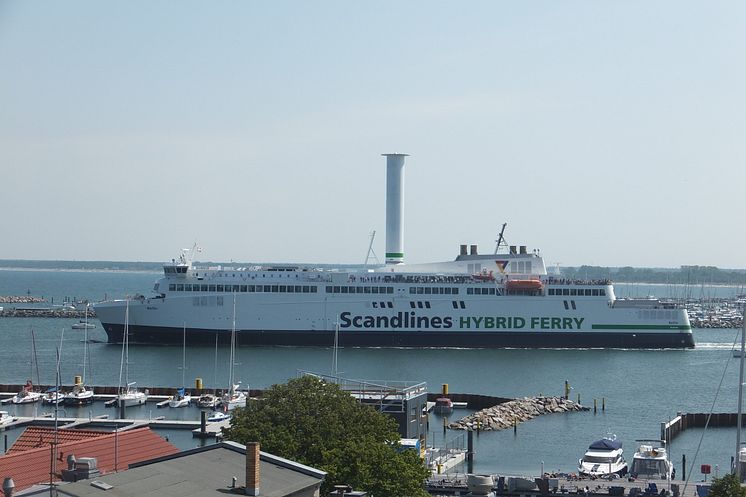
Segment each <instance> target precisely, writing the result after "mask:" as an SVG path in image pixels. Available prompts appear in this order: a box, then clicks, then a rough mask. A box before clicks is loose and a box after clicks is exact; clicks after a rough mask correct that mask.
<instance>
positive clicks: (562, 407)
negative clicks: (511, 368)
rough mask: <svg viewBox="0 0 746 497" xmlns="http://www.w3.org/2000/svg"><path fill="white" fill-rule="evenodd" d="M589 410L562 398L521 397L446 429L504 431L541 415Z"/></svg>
mask: <svg viewBox="0 0 746 497" xmlns="http://www.w3.org/2000/svg"><path fill="white" fill-rule="evenodd" d="M589 409H590V408H588V407H583V406H582V405H580V404H578V403H577V402H573V401H572V400H568V399H565V398H564V397H523V398H520V399H515V400H511V401H508V402H504V403H502V404H498V405H496V406H492V407H488V408H486V409H482V410H481V411H477V412H475V413H474V414H471V415H469V416H466V417H464V418H461V419H460V420H458V421H455V422H453V423H451V424H449V425H448V428H451V429H452V430H467V431H475V430H477V429H479V430H485V431H490V430H504V429H505V428H512V427H513V426H515V425H517V424H518V423H522V422H524V421H528V420H529V419H532V418H535V417H536V416H541V415H542V414H553V413H558V412H569V411H588V410H589Z"/></svg>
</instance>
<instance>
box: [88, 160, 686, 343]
mask: <svg viewBox="0 0 746 497" xmlns="http://www.w3.org/2000/svg"><path fill="white" fill-rule="evenodd" d="M386 157H387V186H386V189H387V196H386V264H385V265H384V266H381V267H377V268H375V269H372V270H370V269H361V270H354V271H352V270H322V269H314V268H308V267H300V266H289V265H285V266H276V265H275V266H254V267H246V268H244V267H226V266H216V267H198V266H197V265H194V264H193V263H192V256H193V251H192V252H184V253H182V254H181V256H180V257H179V259H177V260H173V261H172V262H171V263H167V264H165V265H164V273H165V274H164V276H163V278H161V279H160V280H159V281H158V282H156V284H155V287H154V294H153V295H152V296H150V297H145V296H137V297H134V298H131V299H128V300H110V301H105V302H100V303H98V304H95V310H96V315H97V317H98V318H99V319H100V320H101V324H102V325H103V328H104V330H105V331H106V333H107V335H108V339H109V341H110V342H121V341H122V338H123V333H124V328H125V313H126V312H127V311H126V309H127V308H129V311H128V313H129V317H128V329H129V341H130V342H138V343H179V344H180V343H181V342H182V338H183V334H184V327H186V337H187V338H186V340H187V341H188V342H189V343H197V342H207V343H214V342H215V340H216V338H217V339H218V340H220V341H221V342H227V341H229V340H230V336H231V331H232V329H233V326H234V324H233V323H234V320H235V329H236V335H237V340H238V343H240V344H241V345H258V346H259V345H290V346H301V345H311V346H331V345H333V344H334V342H335V335H336V340H337V342H338V344H339V346H360V347H464V348H611V347H613V348H692V347H694V340H693V337H692V329H691V325H690V323H689V318H688V316H687V312H686V310H685V309H684V308H683V307H680V306H678V305H675V304H673V303H666V302H662V301H659V300H658V299H652V298H645V299H617V298H616V297H615V295H614V288H613V286H612V285H611V283H610V282H609V281H599V280H595V281H579V280H566V279H563V278H561V277H558V276H551V275H548V274H547V271H546V267H545V265H544V260H543V259H542V257H541V255H539V253H538V252H536V251H534V252H528V251H527V250H526V247H525V246H511V247H509V248H508V250H507V253H495V254H479V253H478V251H477V247H476V246H475V245H472V246H471V247H467V246H466V245H462V246H461V250H460V253H459V255H458V256H457V257H456V259H455V260H453V261H448V262H442V263H427V264H404V253H403V252H404V250H403V230H402V222H401V215H402V205H403V197H402V179H403V168H404V158H405V155H402V154H388V155H387V156H386ZM501 239H502V237H501ZM499 247H500V240H498V248H499ZM467 249H468V250H467ZM496 252H497V251H496Z"/></svg>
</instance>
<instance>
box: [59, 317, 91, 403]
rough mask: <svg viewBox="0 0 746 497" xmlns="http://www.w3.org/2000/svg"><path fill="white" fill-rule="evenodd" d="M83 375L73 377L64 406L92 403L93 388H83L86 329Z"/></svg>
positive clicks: (85, 346)
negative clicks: (71, 386) (73, 382)
mask: <svg viewBox="0 0 746 497" xmlns="http://www.w3.org/2000/svg"><path fill="white" fill-rule="evenodd" d="M87 311H88V306H86V321H87V320H88V313H87ZM83 337H84V338H83V375H82V376H76V377H75V385H73V389H72V391H70V392H69V393H68V394H67V395H65V405H66V406H84V405H88V404H92V403H93V388H86V386H85V368H86V364H87V362H88V327H86V328H85V335H83Z"/></svg>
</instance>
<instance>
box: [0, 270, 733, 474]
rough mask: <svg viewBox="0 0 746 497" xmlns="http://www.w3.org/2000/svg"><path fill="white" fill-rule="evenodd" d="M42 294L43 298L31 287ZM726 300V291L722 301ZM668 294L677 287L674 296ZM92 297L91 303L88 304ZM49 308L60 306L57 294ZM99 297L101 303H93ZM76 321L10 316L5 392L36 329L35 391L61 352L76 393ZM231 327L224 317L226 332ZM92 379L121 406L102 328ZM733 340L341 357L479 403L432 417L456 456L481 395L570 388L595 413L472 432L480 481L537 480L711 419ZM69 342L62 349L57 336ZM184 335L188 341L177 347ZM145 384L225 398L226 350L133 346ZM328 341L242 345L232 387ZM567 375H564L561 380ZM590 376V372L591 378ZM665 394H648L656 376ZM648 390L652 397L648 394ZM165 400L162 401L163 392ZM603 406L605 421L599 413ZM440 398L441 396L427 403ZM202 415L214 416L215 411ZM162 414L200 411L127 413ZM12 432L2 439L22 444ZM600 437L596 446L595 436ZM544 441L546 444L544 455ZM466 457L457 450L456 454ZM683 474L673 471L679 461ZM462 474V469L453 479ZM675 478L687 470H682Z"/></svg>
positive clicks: (133, 284) (110, 284)
mask: <svg viewBox="0 0 746 497" xmlns="http://www.w3.org/2000/svg"><path fill="white" fill-rule="evenodd" d="M3 274H4V275H8V276H9V277H6V278H4V279H3V280H2V281H0V293H2V294H8V295H10V294H22V293H25V292H26V290H27V289H28V288H31V289H32V291H35V292H36V293H39V294H43V295H66V294H77V295H90V296H94V295H104V294H109V295H126V294H132V293H135V292H137V291H142V290H143V289H147V288H150V287H151V286H152V282H153V280H154V279H156V278H157V275H155V274H154V273H127V272H123V273H119V272H114V273H106V272H86V271H78V272H68V273H59V272H54V271H48V272H41V273H34V272H26V271H19V272H13V271H8V272H5V273H3ZM38 274H43V275H44V281H45V285H46V286H44V287H38V286H37V287H35V286H34V284H32V283H30V280H29V278H32V277H33V278H34V279H36V278H37V275H38ZM35 288H38V290H35ZM616 289H617V291H618V292H620V293H621V294H622V295H634V292H640V294H641V295H647V294H650V293H652V292H653V291H655V292H656V293H657V294H658V296H659V297H662V298H666V297H667V295H666V293H665V291H666V290H667V289H668V287H665V286H657V287H643V286H641V285H634V286H629V287H626V286H625V285H616ZM725 290H726V289H725V288H722V289H720V291H721V292H724V291H725ZM739 290H740V289H739V288H737V287H733V288H732V289H730V292H732V293H731V294H730V295H728V294H727V293H723V294H721V295H719V296H718V297H721V298H724V299H735V298H736V294H737V293H738V292H739ZM671 291H672V294H673V293H674V292H675V291H677V292H680V291H681V290H675V289H674V290H671ZM89 292H90V293H89ZM55 300H56V301H57V300H61V298H60V297H57V298H55ZM92 300H95V298H93V299H92ZM79 319H80V318H74V319H70V320H66V319H57V318H41V317H36V318H35V317H31V318H11V317H7V318H4V319H0V350H4V351H11V352H10V353H9V354H6V355H5V356H4V360H3V361H0V378H2V379H3V380H4V381H3V383H5V384H6V385H8V384H11V386H12V388H11V386H8V388H3V387H0V390H2V391H7V392H8V393H12V394H15V393H16V392H17V390H16V387H18V386H22V385H23V384H24V383H25V381H26V380H27V379H28V374H29V370H30V365H29V353H28V347H29V345H28V336H29V330H30V328H33V329H34V330H35V333H36V337H37V339H36V342H37V353H38V363H39V371H40V374H41V381H40V382H39V385H40V386H45V387H46V386H49V385H53V384H54V368H55V366H54V364H55V359H54V357H55V351H56V349H57V348H58V347H60V344H61V349H60V354H61V377H62V379H63V384H64V385H66V386H65V387H64V388H63V390H65V389H67V388H69V387H70V386H71V385H72V384H74V381H72V380H73V379H74V377H75V376H76V375H79V374H80V373H81V372H82V361H81V356H82V354H83V350H82V347H81V345H82V342H83V340H84V331H85V330H72V329H70V325H71V324H73V323H75V322H78V321H79ZM225 326H226V329H227V330H230V328H231V324H230V319H229V320H228V321H227V323H226V325H225ZM88 333H89V335H88V340H87V343H88V347H89V361H90V364H89V368H88V369H87V372H86V383H88V384H91V385H97V387H96V394H99V393H100V394H102V395H106V394H108V395H115V394H116V389H114V390H112V391H107V390H99V387H98V385H100V386H102V387H101V388H103V386H104V385H116V384H117V379H118V378H117V377H118V366H119V363H120V356H121V350H122V348H121V345H117V344H109V343H107V337H106V334H105V333H104V331H103V330H102V329H101V327H100V326H98V327H97V328H96V329H93V330H88ZM736 333H737V330H735V329H729V328H712V329H694V330H693V336H694V339H695V343H696V348H695V349H692V350H668V351H661V350H624V349H607V350H593V349H588V350H582V349H574V350H573V349H570V350H560V349H535V350H510V349H507V350H489V349H440V348H425V349H405V348H373V349H362V348H357V347H339V349H338V366H337V368H338V370H339V371H344V372H345V376H347V377H357V378H374V379H375V378H389V379H401V378H404V379H407V378H409V379H416V380H419V381H426V382H427V383H428V385H430V386H431V393H433V394H437V395H440V392H437V391H438V390H439V389H440V388H439V387H440V385H441V384H443V383H448V384H449V385H450V387H451V391H452V392H453V391H456V392H473V395H472V396H471V397H472V398H469V399H461V398H458V397H455V396H453V394H452V395H451V398H452V399H453V400H454V401H464V402H467V404H468V406H469V407H467V408H466V409H464V408H457V409H454V411H453V412H452V413H451V414H448V415H445V416H444V415H439V414H436V413H434V412H433V413H431V414H430V415H429V436H428V440H429V443H432V444H433V445H435V446H437V447H445V446H449V444H450V443H452V441H453V439H454V435H455V433H454V432H453V431H452V430H447V431H446V432H445V433H444V431H443V422H444V420H447V422H448V423H451V422H452V421H455V420H458V419H460V418H462V417H464V416H468V415H469V414H472V413H473V412H475V410H476V409H481V408H484V407H488V406H487V405H480V404H478V400H477V399H478V398H479V396H485V397H491V396H495V395H499V396H502V397H505V398H520V397H524V396H532V395H533V396H538V395H541V394H544V395H564V381H565V380H569V384H570V385H571V390H570V392H569V396H570V398H571V399H572V400H574V401H579V402H580V403H582V404H583V405H587V406H593V404H594V400H597V401H598V406H599V408H598V411H597V412H596V413H594V411H592V410H591V411H586V412H581V413H568V414H565V415H559V416H541V417H538V418H535V419H532V420H530V421H528V422H524V423H521V424H519V425H518V427H517V430H516V431H515V432H514V431H513V430H512V429H507V430H501V431H493V432H485V431H482V432H480V433H477V434H476V436H475V440H474V444H475V453H476V458H475V460H474V470H475V472H478V473H492V474H494V473H498V472H500V473H507V474H538V469H537V468H538V467H539V466H540V463H541V462H542V461H543V462H544V464H545V467H546V468H551V470H552V471H553V472H557V471H558V470H560V471H564V472H567V473H571V472H574V471H577V461H578V458H580V457H581V456H582V455H583V453H584V452H585V450H586V449H587V448H588V443H589V434H598V435H599V436H600V435H601V434H604V433H607V432H608V431H609V430H613V431H614V432H615V433H616V434H617V437H618V439H619V440H622V441H623V442H625V446H629V447H630V450H631V449H633V448H634V440H636V439H640V438H658V437H660V424H661V422H664V421H667V420H671V419H674V418H675V417H676V415H677V413H678V412H690V413H706V412H708V410H709V408H710V407H711V405H712V402H713V400H712V399H713V395H714V392H715V388H716V386H717V384H718V383H719V382H720V380H721V377H722V376H723V374H725V375H726V379H725V380H724V381H725V383H726V384H729V385H733V384H736V383H737V379H736V378H735V376H734V375H736V374H737V361H736V360H735V359H734V358H733V354H732V350H733V348H734V343H735V338H736ZM61 338H62V342H60V339H61ZM180 338H181V337H180ZM130 347H131V349H132V350H133V352H134V355H133V356H132V357H131V360H132V361H133V364H132V366H133V367H135V369H136V371H137V374H138V377H137V381H138V385H142V386H143V387H147V388H148V389H149V390H150V395H151V396H153V397H152V398H153V399H154V400H157V401H158V402H162V401H164V400H166V399H167V398H168V397H169V396H171V395H173V393H175V388H176V386H178V385H180V384H182V369H181V368H182V364H183V363H184V362H185V363H186V378H187V383H188V384H189V385H187V390H189V391H190V393H191V394H194V393H195V392H196V389H192V388H189V386H190V385H192V386H193V385H194V380H195V378H201V379H202V381H203V388H204V389H205V390H207V391H210V392H213V391H215V390H220V391H223V390H224V389H225V388H226V386H227V384H228V376H229V371H228V368H227V364H228V360H229V352H230V350H229V347H228V346H227V345H225V344H219V345H218V347H217V348H216V347H215V344H214V343H212V344H204V345H189V344H187V347H186V355H185V357H184V349H183V347H182V344H181V341H179V342H178V344H177V343H175V344H174V345H169V346H162V345H161V346H154V345H141V344H134V345H130ZM332 360H333V347H332V340H330V343H329V345H328V346H326V347H311V348H294V347H258V348H256V347H246V346H244V345H243V343H242V341H241V337H240V335H238V344H237V347H236V359H235V362H236V368H235V376H236V379H238V380H242V384H243V385H247V384H251V387H252V393H251V395H254V389H260V388H266V387H268V386H270V385H272V384H273V383H277V382H284V381H286V380H287V379H288V378H292V377H294V376H296V375H297V374H298V370H323V369H324V368H325V367H327V368H329V369H330V370H331V369H332V364H333V362H332ZM558 371H559V372H560V373H559V375H561V376H558V373H557V372H558ZM589 371H592V372H593V374H589ZM651 375H652V376H654V377H655V378H656V381H657V382H658V383H659V385H658V386H657V387H656V388H653V389H651V388H648V386H649V384H650V378H651V377H652V376H651ZM643 386H645V387H644V388H643ZM159 389H163V390H159ZM602 399H603V400H604V402H605V410H602V409H601V405H602ZM430 400H431V401H433V402H434V401H435V398H433V399H430ZM735 403H736V396H735V391H734V390H733V389H730V390H728V389H726V390H724V391H723V392H721V394H720V395H719V396H718V398H717V401H716V402H715V406H714V409H715V412H720V413H727V412H734V410H735V409H734V407H733V406H734V405H735ZM61 408H62V409H64V410H65V412H66V413H67V415H66V417H70V415H72V416H74V417H79V418H83V419H85V418H88V417H89V414H90V415H92V416H98V415H109V416H112V417H116V413H115V410H114V409H113V408H105V407H103V404H100V403H96V404H94V405H93V406H84V407H67V406H61ZM0 410H5V411H11V414H12V415H14V416H33V413H34V411H35V410H36V412H37V413H43V412H51V406H49V407H43V406H42V405H41V404H40V403H38V404H32V405H27V406H15V407H14V406H12V405H9V404H3V405H2V406H0ZM209 411H210V410H209V408H208V412H209ZM163 415H166V416H168V417H169V418H173V419H179V420H184V421H189V422H191V423H195V422H197V420H198V419H199V409H197V408H195V407H188V408H183V409H169V408H165V409H158V408H157V407H156V402H148V403H147V404H146V405H144V406H139V407H133V408H128V412H127V416H128V417H132V418H137V419H149V418H156V417H159V416H163ZM17 432H18V430H10V431H6V432H5V434H6V435H10V436H11V440H10V441H11V442H12V436H14V435H13V434H14V433H17ZM159 433H162V434H163V436H168V437H169V439H170V440H171V441H172V442H173V443H176V444H177V445H178V446H179V447H181V448H190V447H194V446H195V445H197V444H199V443H202V441H201V440H200V439H195V438H193V437H192V434H191V432H190V431H189V430H161V429H159ZM702 434H703V430H702V429H701V428H698V427H691V428H689V429H687V430H685V431H683V432H681V433H680V434H679V435H678V436H676V437H675V438H674V440H673V441H672V443H671V446H670V447H669V454H670V457H671V459H672V460H674V461H681V457H682V455H684V454H685V455H686V456H687V461H690V462H692V461H694V455H695V453H696V451H697V446H698V445H699V442H700V436H701V435H702ZM704 434H705V435H706V436H705V437H704V439H703V443H702V447H701V450H700V452H699V453H698V454H697V458H696V463H697V464H699V463H709V464H711V465H712V467H713V468H715V467H720V468H725V467H727V466H728V465H729V461H730V457H731V456H730V454H731V452H732V450H731V449H730V447H731V446H732V445H733V444H732V443H731V439H732V437H733V429H732V428H728V427H725V426H711V427H710V428H708V429H707V430H706V432H704ZM590 438H592V436H591V437H590ZM538 440H542V441H546V442H549V443H542V445H541V450H537V448H536V443H537V441H538ZM458 447H461V448H463V444H461V445H458ZM676 464H677V465H679V462H676ZM451 471H460V470H459V467H456V468H454V469H453V470H450V471H449V474H450V472H451ZM679 471H680V470H679Z"/></svg>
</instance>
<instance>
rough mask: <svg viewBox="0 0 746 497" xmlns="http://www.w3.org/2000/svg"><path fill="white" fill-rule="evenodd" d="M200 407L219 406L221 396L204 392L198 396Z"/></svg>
mask: <svg viewBox="0 0 746 497" xmlns="http://www.w3.org/2000/svg"><path fill="white" fill-rule="evenodd" d="M197 405H198V406H199V407H217V406H219V405H220V397H218V396H216V395H213V394H211V393H204V394H202V395H200V396H199V397H198V398H197Z"/></svg>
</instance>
